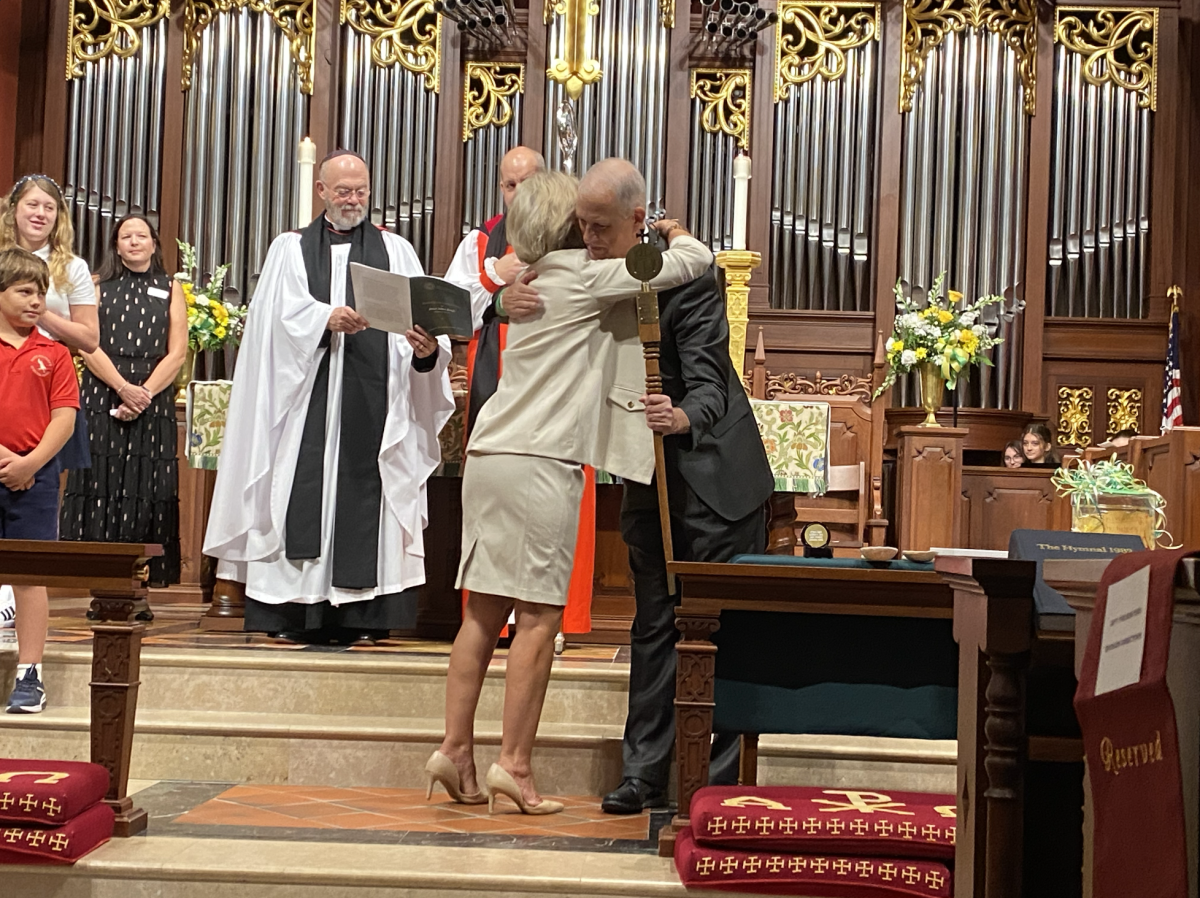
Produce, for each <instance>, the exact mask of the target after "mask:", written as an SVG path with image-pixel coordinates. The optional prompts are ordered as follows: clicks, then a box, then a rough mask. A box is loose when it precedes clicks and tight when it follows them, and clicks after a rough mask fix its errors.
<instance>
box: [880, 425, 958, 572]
mask: <svg viewBox="0 0 1200 898" xmlns="http://www.w3.org/2000/svg"><path fill="white" fill-rule="evenodd" d="M897 435H898V437H899V447H898V449H897V454H896V468H897V473H898V477H897V485H896V532H897V534H898V537H897V538H898V541H899V543H900V551H901V552H905V551H908V550H917V551H921V550H925V549H928V548H930V547H931V546H940V547H942V548H952V547H954V546H957V545H958V533H959V527H958V519H959V517H960V512H959V508H960V506H961V505H962V448H963V439H964V438H965V437H966V435H967V430H966V429H965V428H962V427H901V428H899V430H898V431H897Z"/></svg>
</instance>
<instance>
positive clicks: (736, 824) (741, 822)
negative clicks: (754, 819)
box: [733, 817, 750, 836]
mask: <svg viewBox="0 0 1200 898" xmlns="http://www.w3.org/2000/svg"><path fill="white" fill-rule="evenodd" d="M733 831H734V832H735V833H737V834H738V835H739V836H744V835H745V834H746V833H748V832H749V831H750V818H749V817H738V818H736V819H735V820H734V821H733Z"/></svg>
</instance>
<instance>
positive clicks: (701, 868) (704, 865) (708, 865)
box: [696, 857, 717, 876]
mask: <svg viewBox="0 0 1200 898" xmlns="http://www.w3.org/2000/svg"><path fill="white" fill-rule="evenodd" d="M716 866H717V865H716V864H715V863H714V862H713V859H712V858H711V857H702V858H700V860H698V861H696V872H697V873H699V874H700V875H701V876H708V874H709V873H712V871H713V870H714V869H716Z"/></svg>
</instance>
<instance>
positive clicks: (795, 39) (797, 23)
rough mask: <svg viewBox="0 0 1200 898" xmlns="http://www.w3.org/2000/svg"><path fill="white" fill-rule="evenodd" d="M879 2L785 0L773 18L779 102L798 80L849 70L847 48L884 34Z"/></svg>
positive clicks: (831, 78) (829, 78) (830, 76)
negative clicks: (881, 28)
mask: <svg viewBox="0 0 1200 898" xmlns="http://www.w3.org/2000/svg"><path fill="white" fill-rule="evenodd" d="M880 16H881V12H880V4H878V3H813V2H809V0H784V2H783V3H781V4H780V6H779V20H778V22H776V24H775V102H776V103H778V102H779V101H780V100H785V99H787V98H788V97H789V96H791V93H792V87H793V86H794V85H799V84H804V83H805V82H806V81H811V80H812V79H813V78H816V77H817V76H818V75H820V76H821V77H822V78H824V79H825V80H826V81H836V80H837V79H838V78H841V77H842V75H844V74H845V73H846V52H847V51H848V50H853V49H854V48H856V47H861V46H863V45H864V44H866V43H867V41H870V40H876V41H878V40H879V39H880V29H879V21H880Z"/></svg>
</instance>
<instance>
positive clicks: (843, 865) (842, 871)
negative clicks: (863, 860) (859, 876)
mask: <svg viewBox="0 0 1200 898" xmlns="http://www.w3.org/2000/svg"><path fill="white" fill-rule="evenodd" d="M833 872H834V873H836V874H837V875H838V876H845V875H846V874H847V873H849V872H850V862H849V861H848V860H846V859H845V858H844V857H839V858H838V859H837V860H836V861H834V862H833Z"/></svg>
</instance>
